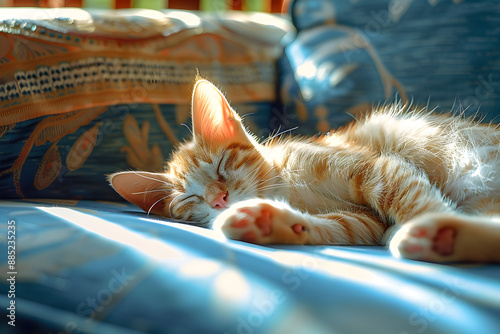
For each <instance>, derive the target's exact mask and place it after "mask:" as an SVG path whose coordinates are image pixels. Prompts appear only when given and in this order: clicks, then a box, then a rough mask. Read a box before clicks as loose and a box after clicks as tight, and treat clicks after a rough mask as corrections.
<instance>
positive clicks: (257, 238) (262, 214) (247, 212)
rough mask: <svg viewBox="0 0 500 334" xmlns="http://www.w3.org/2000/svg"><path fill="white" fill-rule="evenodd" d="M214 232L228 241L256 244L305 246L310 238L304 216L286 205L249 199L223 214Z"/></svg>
mask: <svg viewBox="0 0 500 334" xmlns="http://www.w3.org/2000/svg"><path fill="white" fill-rule="evenodd" d="M214 229H215V230H219V231H221V232H222V233H223V234H224V235H225V236H226V237H227V238H229V239H234V240H241V241H246V242H251V243H256V244H304V243H307V240H308V238H309V233H308V228H307V226H306V222H305V221H304V219H303V216H302V215H301V214H300V213H299V212H296V211H295V210H293V209H292V208H290V207H289V206H288V205H286V204H285V203H281V202H276V201H270V200H263V199H251V200H247V201H243V202H240V203H236V204H234V205H232V206H231V207H230V208H228V209H227V210H225V211H223V212H222V213H221V214H220V215H219V216H218V217H217V219H216V220H215V222H214Z"/></svg>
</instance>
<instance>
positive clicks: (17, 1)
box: [0, 0, 288, 13]
mask: <svg viewBox="0 0 500 334" xmlns="http://www.w3.org/2000/svg"><path fill="white" fill-rule="evenodd" d="M287 2H288V1H283V0H0V7H46V8H50V7H82V8H109V9H122V8H148V9H166V8H169V9H189V10H204V11H225V10H245V11H260V12H268V13H280V12H282V9H283V8H284V6H283V4H284V3H287Z"/></svg>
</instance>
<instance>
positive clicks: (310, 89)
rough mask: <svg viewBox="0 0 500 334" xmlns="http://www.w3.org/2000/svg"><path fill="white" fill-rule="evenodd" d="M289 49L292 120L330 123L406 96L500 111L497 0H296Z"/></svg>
mask: <svg viewBox="0 0 500 334" xmlns="http://www.w3.org/2000/svg"><path fill="white" fill-rule="evenodd" d="M290 11H291V15H292V19H293V23H294V24H295V26H296V28H297V30H298V34H297V37H296V39H295V40H294V41H293V42H292V43H291V44H289V45H288V46H287V48H286V51H285V55H284V57H283V58H282V59H281V62H280V68H281V71H282V74H281V80H282V81H281V96H282V99H283V101H284V104H285V106H286V110H285V116H286V118H285V119H286V121H287V122H288V123H289V124H288V126H290V127H291V126H293V125H294V124H296V123H298V124H299V129H298V131H299V132H302V133H315V132H318V131H328V130H329V129H330V128H332V127H336V126H339V125H341V124H344V123H345V122H346V121H349V120H352V119H353V118H356V116H357V115H358V113H361V112H364V111H366V110H367V109H369V108H371V106H372V105H377V104H380V103H385V102H387V101H393V100H402V101H403V102H413V103H414V104H418V105H422V106H429V107H430V108H435V107H437V109H438V110H443V111H449V110H450V109H453V110H455V111H458V112H464V113H465V114H466V115H475V114H476V113H477V114H478V116H479V117H481V118H484V121H491V120H493V119H495V117H497V116H498V115H499V114H500V63H499V62H498V46H499V45H500V34H499V31H498V27H499V26H500V7H499V5H498V4H497V3H495V2H491V1H474V2H471V1H390V0H360V1H337V0H311V1H303V0H296V1H293V2H292V4H291V7H290Z"/></svg>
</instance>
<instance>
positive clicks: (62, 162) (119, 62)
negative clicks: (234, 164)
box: [0, 9, 291, 199]
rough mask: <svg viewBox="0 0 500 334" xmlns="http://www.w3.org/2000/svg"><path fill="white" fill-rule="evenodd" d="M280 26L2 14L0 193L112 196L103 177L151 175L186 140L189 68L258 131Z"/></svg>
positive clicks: (145, 14)
mask: <svg viewBox="0 0 500 334" xmlns="http://www.w3.org/2000/svg"><path fill="white" fill-rule="evenodd" d="M290 28H291V25H290V24H289V23H288V21H287V20H285V19H283V18H280V17H277V16H271V15H269V14H245V13H232V14H228V15H225V16H216V15H212V16H210V15H207V14H197V13H191V12H183V11H165V12H158V11H151V10H147V11H146V10H122V11H99V10H94V11H85V10H81V9H57V10H56V9H54V10H40V9H36V10H32V9H2V11H1V13H0V154H1V155H0V188H1V191H0V197H2V198H19V197H39V198H46V197H59V198H60V197H64V198H80V199H82V198H92V199H116V198H117V195H116V194H115V193H114V191H113V190H112V189H111V188H109V187H108V186H107V185H106V181H105V176H104V175H105V174H107V173H111V172H114V171H117V170H125V169H130V168H134V169H136V168H140V169H144V170H151V171H155V170H161V168H162V165H163V163H164V160H165V159H166V158H167V157H168V155H169V154H170V151H171V149H172V146H173V145H175V144H176V143H178V142H179V141H181V140H182V139H183V138H184V137H186V136H187V135H188V134H189V130H188V128H187V127H185V126H182V125H184V124H185V123H188V125H189V110H190V106H189V104H190V98H191V90H192V86H193V83H194V78H195V75H196V73H197V71H199V73H200V75H202V76H203V77H205V78H207V79H209V80H211V81H213V82H215V83H217V84H218V85H219V86H220V88H221V89H222V90H223V91H225V92H226V93H227V95H228V98H229V99H230V101H231V103H232V104H233V106H235V107H236V109H237V110H238V111H239V112H240V113H242V114H246V113H249V114H251V115H249V117H247V118H246V124H247V125H249V126H250V127H251V128H253V130H254V131H255V132H256V133H257V134H260V135H264V134H265V132H266V131H268V130H266V129H268V128H269V119H270V114H271V113H270V110H272V108H273V105H274V103H275V102H274V101H275V100H276V97H275V91H276V89H275V82H276V59H277V58H278V57H279V55H280V53H281V51H282V48H281V47H280V40H281V39H282V37H283V36H284V35H285V33H287V31H288V29H290ZM255 33H257V34H255ZM258 129H261V130H258Z"/></svg>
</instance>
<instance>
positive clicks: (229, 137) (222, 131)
mask: <svg viewBox="0 0 500 334" xmlns="http://www.w3.org/2000/svg"><path fill="white" fill-rule="evenodd" d="M192 116H193V118H192V119H193V134H194V139H195V141H196V140H200V141H201V142H202V143H207V144H209V145H211V146H215V147H217V146H218V145H222V144H223V145H227V144H230V143H231V142H237V143H242V144H248V145H251V144H252V140H251V137H250V136H249V135H248V134H247V133H246V131H245V128H244V127H243V124H242V123H241V118H240V117H239V116H238V114H237V113H236V112H235V111H234V110H233V109H232V108H231V106H230V105H229V103H228V102H227V100H226V98H225V97H224V95H223V94H222V93H221V91H220V90H219V89H217V87H215V86H214V85H213V84H211V83H210V82H208V81H207V80H204V79H201V80H198V81H197V82H196V84H195V86H194V90H193V100H192Z"/></svg>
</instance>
